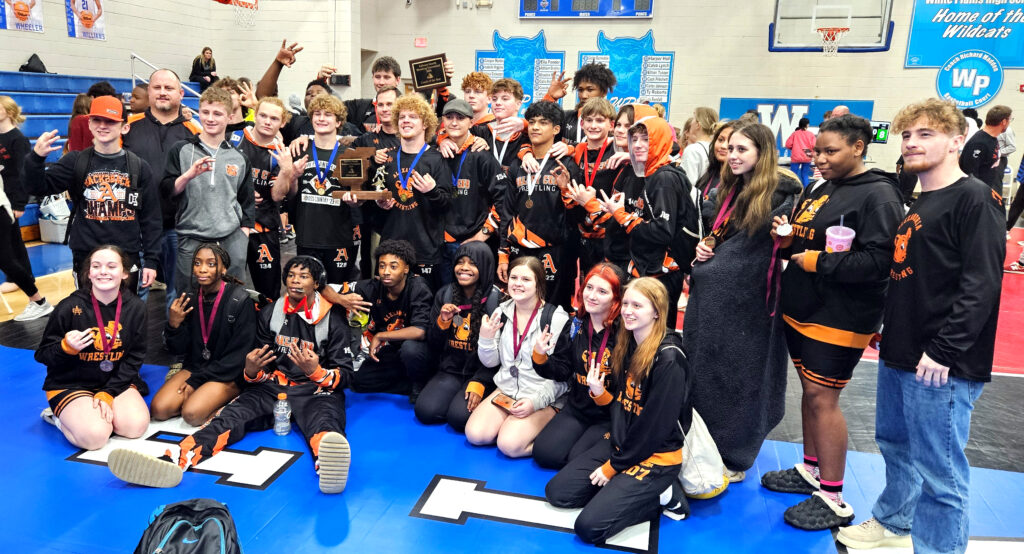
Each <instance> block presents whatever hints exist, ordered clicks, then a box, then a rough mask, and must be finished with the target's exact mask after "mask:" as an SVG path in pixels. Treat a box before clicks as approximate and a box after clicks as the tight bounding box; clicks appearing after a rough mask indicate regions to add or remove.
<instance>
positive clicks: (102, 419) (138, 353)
mask: <svg viewBox="0 0 1024 554" xmlns="http://www.w3.org/2000/svg"><path fill="white" fill-rule="evenodd" d="M127 263H128V258H127V256H125V253H124V252H123V251H122V250H121V249H120V248H118V247H116V246H111V245H104V246H98V247H96V248H94V249H93V250H92V252H90V253H89V255H88V256H86V258H85V264H84V268H83V269H82V275H81V276H80V277H79V279H80V280H81V282H83V283H84V284H85V285H86V286H83V287H82V288H80V289H78V290H76V291H75V292H73V293H71V296H69V297H67V298H65V299H64V300H62V301H61V302H60V304H58V305H57V308H56V310H55V312H54V313H53V315H52V316H50V320H49V321H48V322H47V324H46V330H45V331H43V338H42V340H41V341H40V342H39V348H38V349H37V350H36V361H38V362H39V363H41V364H44V365H45V366H46V380H45V381H43V390H44V391H46V399H47V400H48V401H49V403H50V409H49V410H48V411H44V412H43V418H44V419H46V420H47V421H49V422H51V423H53V424H54V425H56V426H57V428H58V429H60V430H61V432H62V433H64V436H65V437H67V439H68V441H70V442H71V444H73V445H75V446H77V447H79V448H84V449H86V450H96V449H99V448H102V447H103V446H104V445H105V444H107V441H108V440H109V439H110V433H111V432H113V433H116V434H118V435H121V436H123V437H127V438H130V439H134V438H138V437H141V436H142V434H143V433H144V432H145V431H146V427H147V426H148V425H149V410H148V409H147V408H146V401H145V400H143V399H142V395H141V394H139V391H138V389H137V388H136V387H135V384H137V383H141V379H140V378H139V368H140V367H141V366H142V360H143V358H144V357H145V355H146V306H145V304H144V303H143V302H142V300H139V297H137V296H135V294H134V293H127V292H126V291H127V282H128V281H127V280H128V278H129V273H128V268H127ZM48 412H49V413H48Z"/></svg>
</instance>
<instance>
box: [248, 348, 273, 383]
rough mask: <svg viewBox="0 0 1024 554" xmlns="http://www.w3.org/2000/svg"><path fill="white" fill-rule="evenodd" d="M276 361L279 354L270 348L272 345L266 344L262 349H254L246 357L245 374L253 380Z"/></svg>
mask: <svg viewBox="0 0 1024 554" xmlns="http://www.w3.org/2000/svg"><path fill="white" fill-rule="evenodd" d="M276 359H277V354H275V353H274V351H273V350H272V349H271V348H270V345H267V344H264V345H263V346H262V347H260V348H254V349H252V350H251V351H250V352H249V353H248V354H246V355H245V374H246V375H247V376H249V378H250V379H252V378H254V377H256V376H257V375H259V373H260V371H262V370H263V368H265V367H267V365H268V364H269V363H270V362H273V361H274V360H276Z"/></svg>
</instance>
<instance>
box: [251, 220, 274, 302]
mask: <svg viewBox="0 0 1024 554" xmlns="http://www.w3.org/2000/svg"><path fill="white" fill-rule="evenodd" d="M245 263H246V266H247V267H248V268H249V277H250V278H251V279H252V287H253V288H254V289H256V292H258V293H260V294H262V295H263V296H266V297H267V298H269V299H270V300H277V299H278V298H280V296H281V237H280V232H279V231H277V230H276V229H275V230H272V231H262V232H259V233H257V232H255V231H253V232H251V233H249V250H248V252H247V255H246V259H245Z"/></svg>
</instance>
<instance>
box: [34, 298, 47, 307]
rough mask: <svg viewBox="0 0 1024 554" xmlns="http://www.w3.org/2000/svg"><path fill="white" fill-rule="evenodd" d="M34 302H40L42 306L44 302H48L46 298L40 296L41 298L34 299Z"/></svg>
mask: <svg viewBox="0 0 1024 554" xmlns="http://www.w3.org/2000/svg"><path fill="white" fill-rule="evenodd" d="M33 302H35V303H36V304H39V305H40V306H42V305H43V304H46V299H45V298H40V299H39V300H33Z"/></svg>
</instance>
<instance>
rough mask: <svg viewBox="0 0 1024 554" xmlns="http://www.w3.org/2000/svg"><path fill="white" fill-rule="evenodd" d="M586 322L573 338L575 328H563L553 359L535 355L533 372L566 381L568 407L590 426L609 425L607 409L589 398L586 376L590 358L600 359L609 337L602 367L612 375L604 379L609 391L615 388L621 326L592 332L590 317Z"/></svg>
mask: <svg viewBox="0 0 1024 554" xmlns="http://www.w3.org/2000/svg"><path fill="white" fill-rule="evenodd" d="M585 318H586V319H585V321H584V322H583V323H582V324H581V325H580V326H579V328H578V329H577V330H576V336H573V335H572V329H573V327H575V326H574V325H566V326H564V327H562V333H561V335H559V336H558V337H557V339H558V342H557V343H556V344H555V351H554V352H552V353H551V356H546V355H544V354H538V353H537V351H536V350H534V352H533V370H534V371H536V372H537V375H540V376H541V377H543V378H545V379H551V380H552V381H565V382H568V383H569V394H568V396H569V398H568V402H569V405H570V406H572V408H573V409H574V410H575V411H576V413H577V414H579V415H580V416H582V418H583V419H584V420H585V421H586V422H587V423H589V424H591V425H593V424H595V423H602V422H606V421H608V419H609V410H608V406H607V405H605V406H600V405H598V404H597V403H595V402H594V399H593V397H591V396H590V385H588V384H587V373H589V370H590V358H591V356H597V355H598V352H599V351H600V350H601V343H602V342H603V341H604V339H605V337H606V336H607V337H608V343H607V344H606V345H605V349H604V353H603V355H602V356H601V366H602V368H603V370H604V371H608V372H609V373H608V374H607V375H606V376H605V378H604V386H605V388H606V389H614V388H615V387H614V385H612V375H611V359H612V350H613V349H614V348H615V336H616V332H617V330H618V323H617V322H615V323H612V325H611V326H609V327H605V328H604V329H601V330H600V331H596V332H594V333H593V335H591V333H590V316H585Z"/></svg>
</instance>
